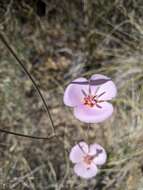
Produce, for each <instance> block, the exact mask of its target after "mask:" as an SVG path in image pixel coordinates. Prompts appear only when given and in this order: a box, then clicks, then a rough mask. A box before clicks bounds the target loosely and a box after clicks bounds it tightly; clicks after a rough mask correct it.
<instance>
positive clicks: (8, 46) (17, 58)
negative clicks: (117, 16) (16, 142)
mask: <svg viewBox="0 0 143 190" xmlns="http://www.w3.org/2000/svg"><path fill="white" fill-rule="evenodd" d="M0 39H1V41H2V42H3V43H4V45H5V46H6V47H7V48H8V50H9V51H10V53H11V54H12V55H13V57H14V58H15V59H16V60H17V62H18V64H19V65H20V66H21V67H22V68H23V70H24V72H25V73H26V74H27V76H28V77H29V79H30V80H31V81H32V83H33V85H34V87H35V89H36V90H37V92H38V94H39V96H40V98H41V99H42V101H43V104H44V106H45V109H46V111H47V113H48V116H49V119H50V121H51V125H52V130H53V133H54V135H52V136H50V137H35V136H30V135H24V134H19V133H14V132H11V131H7V130H4V129H0V131H1V132H4V133H9V134H13V135H17V136H22V137H28V138H35V139H51V138H52V137H55V136H56V135H55V126H54V122H53V119H52V116H51V113H50V111H49V108H48V106H47V103H46V101H45V99H44V97H43V95H42V93H41V91H40V89H39V87H38V86H37V84H36V82H35V80H34V78H33V77H32V76H31V74H30V73H29V71H28V70H27V69H26V67H25V66H24V64H23V62H22V61H21V60H20V59H19V57H18V56H17V54H16V52H15V51H14V50H13V48H12V47H11V46H10V45H9V44H10V43H9V42H8V40H7V39H6V37H5V34H3V33H2V32H0Z"/></svg>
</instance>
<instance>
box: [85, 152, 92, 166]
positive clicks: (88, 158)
mask: <svg viewBox="0 0 143 190" xmlns="http://www.w3.org/2000/svg"><path fill="white" fill-rule="evenodd" d="M93 159H94V156H91V155H88V154H87V155H86V156H84V157H83V162H85V163H86V164H87V165H90V164H91V163H92V160H93Z"/></svg>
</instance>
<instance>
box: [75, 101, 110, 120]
mask: <svg viewBox="0 0 143 190" xmlns="http://www.w3.org/2000/svg"><path fill="white" fill-rule="evenodd" d="M99 105H100V106H101V107H102V108H98V107H96V106H94V107H89V106H86V105H80V106H77V107H75V108H74V116H75V117H76V118H77V119H79V120H80V121H82V122H85V123H100V122H103V121H104V120H106V119H107V118H109V117H110V116H111V115H112V113H113V106H112V104H110V103H108V102H102V103H100V104H99Z"/></svg>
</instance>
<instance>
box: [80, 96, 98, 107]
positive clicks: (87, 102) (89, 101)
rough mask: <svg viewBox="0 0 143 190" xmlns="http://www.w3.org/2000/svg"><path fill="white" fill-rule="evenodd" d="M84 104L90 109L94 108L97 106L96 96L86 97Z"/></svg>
mask: <svg viewBox="0 0 143 190" xmlns="http://www.w3.org/2000/svg"><path fill="white" fill-rule="evenodd" d="M83 104H84V105H87V106H89V107H93V106H94V105H95V104H97V99H96V96H92V95H88V96H85V97H84V99H83Z"/></svg>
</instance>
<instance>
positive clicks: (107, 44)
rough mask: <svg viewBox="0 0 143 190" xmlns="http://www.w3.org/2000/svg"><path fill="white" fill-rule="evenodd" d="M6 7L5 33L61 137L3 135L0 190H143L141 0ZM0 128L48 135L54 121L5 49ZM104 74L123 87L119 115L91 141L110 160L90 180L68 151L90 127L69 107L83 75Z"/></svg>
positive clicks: (2, 7)
mask: <svg viewBox="0 0 143 190" xmlns="http://www.w3.org/2000/svg"><path fill="white" fill-rule="evenodd" d="M43 2H45V3H46V12H45V16H42V17H40V16H38V15H37V12H36V11H37V9H36V1H35V2H34V1H32V0H31V1H29V3H26V0H22V1H21V3H19V1H17V0H9V1H8V0H7V1H5V3H0V15H1V19H0V29H1V30H2V31H4V32H5V34H6V35H7V37H8V38H9V40H10V42H11V44H12V45H13V46H14V47H15V49H16V51H17V52H18V56H19V57H20V58H21V59H22V60H23V61H24V63H25V65H26V66H27V69H28V70H29V71H30V72H31V74H32V75H33V76H34V77H35V80H36V82H37V84H38V85H39V86H40V89H41V91H42V93H43V95H44V97H45V98H46V101H47V104H48V105H49V107H50V111H51V113H52V116H53V119H54V122H55V125H56V130H57V132H61V133H62V134H63V132H64V133H65V135H64V136H63V135H61V137H60V139H54V138H53V139H52V140H51V141H44V140H41V141H40V140H30V139H26V138H21V137H15V136H12V135H6V134H2V133H1V134H0V137H1V138H0V148H1V151H0V153H1V155H0V189H3V190H4V189H5V190H8V189H14V190H28V189H30V190H49V189H50V190H83V189H85V190H109V189H110V190H142V189H143V177H142V176H143V173H142V170H143V159H142V158H143V149H142V146H143V112H142V111H143V98H142V97H143V87H142V83H143V75H142V73H143V63H142V62H143V26H142V24H143V21H142V19H143V2H142V0H138V1H134V0H128V1H123V0H122V1H119V0H109V1H105V0H100V1H99V0H91V1H89V0H84V1H76V0H75V1H72V2H70V1H66V0H62V1H58V0H54V2H52V1H50V0H49V1H48V0H47V1H46V0H45V1H44V0H43ZM0 50H1V51H0V52H1V56H0V127H1V128H5V129H9V130H13V131H16V132H21V133H25V134H31V135H39V136H48V135H49V134H50V133H51V125H50V121H49V118H48V116H47V114H46V112H45V111H44V107H43V104H42V101H41V100H40V98H39V97H38V95H37V93H36V91H35V90H34V87H33V85H32V83H31V82H30V81H29V79H28V78H27V76H26V75H25V74H24V72H23V71H22V69H21V68H20V67H19V66H18V65H17V63H16V61H15V60H14V59H13V57H12V56H11V55H10V53H9V52H8V50H7V49H6V47H5V46H4V45H3V44H2V43H1V46H0ZM93 73H103V74H105V75H108V76H110V77H112V78H113V80H114V81H115V83H116V84H117V87H118V97H117V98H116V100H114V102H113V103H114V107H115V111H114V115H113V116H112V118H111V119H109V120H108V121H106V122H104V123H103V124H100V125H92V128H91V129H90V132H89V136H90V138H89V140H90V142H91V143H92V142H97V143H100V144H101V145H103V146H104V147H105V148H106V150H107V152H108V162H107V164H106V165H105V166H104V168H102V169H101V172H100V173H99V175H98V176H97V177H95V178H93V179H92V180H89V181H86V180H83V179H79V178H78V177H77V176H75V175H74V173H73V170H72V167H73V166H72V164H71V163H70V161H69V159H68V152H69V150H70V148H71V147H72V145H73V144H74V143H75V142H76V141H79V140H80V139H86V140H87V136H86V130H87V127H86V125H85V124H83V123H81V122H79V121H77V120H76V119H74V117H73V116H72V114H71V111H70V110H69V109H68V108H66V107H65V106H64V105H63V102H62V96H63V91H64V88H65V86H66V85H67V83H68V82H69V81H71V80H72V79H73V78H76V77H77V76H81V75H82V76H87V77H89V76H90V75H91V74H93Z"/></svg>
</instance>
